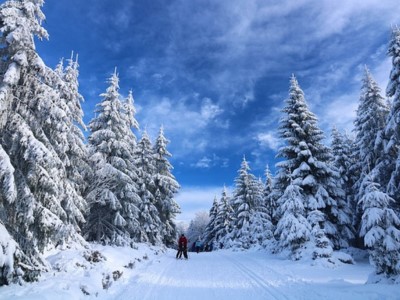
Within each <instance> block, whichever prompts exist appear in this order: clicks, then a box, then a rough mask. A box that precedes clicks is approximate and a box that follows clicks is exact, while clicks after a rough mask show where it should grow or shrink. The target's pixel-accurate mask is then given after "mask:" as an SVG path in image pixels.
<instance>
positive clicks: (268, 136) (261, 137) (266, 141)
mask: <svg viewBox="0 0 400 300" xmlns="http://www.w3.org/2000/svg"><path fill="white" fill-rule="evenodd" d="M256 139H257V141H258V142H259V144H260V145H261V146H262V147H267V148H269V149H271V150H274V151H277V150H278V148H279V146H280V144H281V142H280V140H279V138H278V137H276V136H275V132H273V131H269V132H264V133H259V134H258V135H257V137H256Z"/></svg>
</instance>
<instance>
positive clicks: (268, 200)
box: [263, 165, 277, 224]
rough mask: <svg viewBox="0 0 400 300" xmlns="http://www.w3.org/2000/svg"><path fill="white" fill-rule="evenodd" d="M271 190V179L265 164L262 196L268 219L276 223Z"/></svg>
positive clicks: (274, 203)
mask: <svg viewBox="0 0 400 300" xmlns="http://www.w3.org/2000/svg"><path fill="white" fill-rule="evenodd" d="M272 191H273V179H272V174H271V171H270V169H269V166H268V165H267V166H266V168H265V184H264V190H263V198H264V201H265V207H266V209H267V213H268V216H269V220H270V221H271V222H272V223H273V224H276V223H277V220H276V219H275V217H274V216H275V211H276V202H275V199H274V197H273V194H272Z"/></svg>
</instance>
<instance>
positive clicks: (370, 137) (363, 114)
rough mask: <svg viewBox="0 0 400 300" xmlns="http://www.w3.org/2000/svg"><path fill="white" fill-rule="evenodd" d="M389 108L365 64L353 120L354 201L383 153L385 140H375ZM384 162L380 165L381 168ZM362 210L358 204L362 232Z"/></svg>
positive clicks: (356, 217)
mask: <svg viewBox="0 0 400 300" xmlns="http://www.w3.org/2000/svg"><path fill="white" fill-rule="evenodd" d="M388 113H389V107H388V106H387V104H386V101H385V99H384V98H383V97H382V96H381V90H380V88H379V86H378V84H377V83H376V82H375V80H374V79H373V77H372V75H371V73H370V72H369V70H368V68H367V67H365V71H364V78H363V84H362V88H361V95H360V100H359V105H358V108H357V116H356V119H355V121H354V132H355V134H356V137H355V149H356V151H357V152H356V153H355V154H354V156H355V157H356V158H357V160H356V162H355V164H354V165H353V166H352V173H353V174H357V175H358V178H357V181H356V182H355V183H354V186H353V189H354V193H355V194H354V202H355V203H358V202H359V200H360V199H361V198H362V197H363V194H364V190H363V189H362V186H363V183H362V182H363V180H364V179H365V174H368V173H369V172H370V171H371V170H373V169H374V168H375V166H376V164H377V161H378V159H379V157H380V155H381V153H382V152H383V145H382V143H376V141H377V140H378V139H379V138H380V137H381V136H382V134H383V130H384V127H385V122H386V118H387V116H388ZM380 167H381V165H379V166H378V168H380ZM361 215H362V212H361V209H360V208H359V207H356V211H355V214H354V226H355V228H356V230H357V232H359V230H360V226H361V225H360V222H361Z"/></svg>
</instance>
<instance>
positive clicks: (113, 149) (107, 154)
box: [85, 71, 140, 245]
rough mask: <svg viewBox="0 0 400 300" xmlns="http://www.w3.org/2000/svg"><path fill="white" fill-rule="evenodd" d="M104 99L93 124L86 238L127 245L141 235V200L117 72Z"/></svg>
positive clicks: (110, 80) (90, 142) (90, 138)
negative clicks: (92, 171) (92, 174)
mask: <svg viewBox="0 0 400 300" xmlns="http://www.w3.org/2000/svg"><path fill="white" fill-rule="evenodd" d="M101 97H103V100H102V102H101V103H99V104H98V105H97V106H98V109H97V111H96V113H97V116H96V117H95V118H94V119H92V121H91V122H90V124H89V127H90V130H91V133H90V136H89V146H90V154H91V162H92V165H93V169H94V176H93V179H92V182H91V184H90V186H89V193H88V195H87V201H88V204H89V209H90V211H89V215H88V218H87V219H88V220H87V227H86V232H85V236H86V238H87V239H88V240H90V241H97V242H100V241H101V242H104V243H107V244H115V245H126V244H130V242H131V238H134V239H135V238H136V237H137V235H138V232H139V222H138V218H139V208H138V206H139V203H140V199H139V197H138V187H137V185H136V181H135V180H136V178H137V174H136V172H137V171H136V168H135V167H134V165H133V157H132V149H130V144H129V143H128V142H127V140H126V135H127V131H128V130H130V128H129V126H128V124H127V123H126V118H124V110H123V106H122V103H121V101H120V99H119V98H120V95H119V79H118V75H117V73H116V71H115V72H114V74H113V75H112V76H111V77H110V79H109V87H108V88H107V90H106V92H105V93H103V94H101Z"/></svg>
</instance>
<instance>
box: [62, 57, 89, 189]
mask: <svg viewBox="0 0 400 300" xmlns="http://www.w3.org/2000/svg"><path fill="white" fill-rule="evenodd" d="M67 64H68V65H67V67H66V68H65V69H64V72H62V76H61V78H62V79H63V81H64V83H65V85H64V89H62V92H63V93H62V94H61V97H62V98H64V101H65V102H66V105H67V107H68V111H69V113H68V118H69V122H70V127H71V128H70V130H69V132H68V141H69V148H68V149H67V151H66V154H67V157H68V163H67V164H66V170H67V176H68V179H69V180H70V181H71V182H72V184H73V185H74V187H75V189H76V190H77V191H79V192H80V194H81V195H82V194H84V193H85V191H86V189H87V186H88V180H87V178H88V177H89V176H91V168H90V165H89V162H88V152H87V147H86V145H85V143H84V140H85V137H84V135H83V133H82V130H81V129H84V130H86V125H85V124H84V122H83V110H82V106H81V102H83V101H84V99H83V96H82V95H81V94H80V93H79V82H78V77H79V70H78V68H79V64H78V55H76V56H75V59H74V57H73V53H72V54H71V58H70V59H68V60H67Z"/></svg>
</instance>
